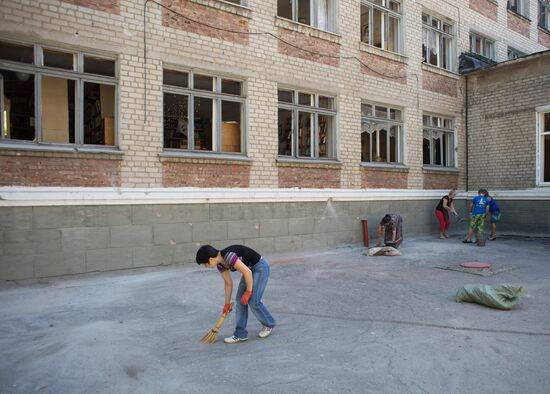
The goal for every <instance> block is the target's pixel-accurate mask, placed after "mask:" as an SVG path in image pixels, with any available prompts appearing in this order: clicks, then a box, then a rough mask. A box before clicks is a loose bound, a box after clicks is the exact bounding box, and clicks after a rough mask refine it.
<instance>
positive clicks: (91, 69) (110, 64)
mask: <svg viewBox="0 0 550 394" xmlns="http://www.w3.org/2000/svg"><path fill="white" fill-rule="evenodd" d="M84 72H85V73H89V74H98V75H106V76H108V77H114V76H115V61H114V60H107V59H100V58H97V57H92V56H84Z"/></svg>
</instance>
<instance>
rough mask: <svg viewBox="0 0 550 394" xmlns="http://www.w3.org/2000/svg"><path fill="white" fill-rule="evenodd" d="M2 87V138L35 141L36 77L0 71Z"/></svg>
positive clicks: (0, 92)
mask: <svg viewBox="0 0 550 394" xmlns="http://www.w3.org/2000/svg"><path fill="white" fill-rule="evenodd" d="M2 86H3V91H0V94H2V95H3V98H4V113H3V114H2V137H3V138H6V139H12V140H26V141H32V140H34V137H35V119H34V75H33V74H27V73H23V72H19V71H18V72H15V71H8V70H2V69H0V87H2Z"/></svg>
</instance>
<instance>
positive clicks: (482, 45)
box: [470, 33, 495, 60]
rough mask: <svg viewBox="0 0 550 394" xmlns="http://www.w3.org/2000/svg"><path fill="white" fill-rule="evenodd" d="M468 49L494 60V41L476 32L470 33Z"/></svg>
mask: <svg viewBox="0 0 550 394" xmlns="http://www.w3.org/2000/svg"><path fill="white" fill-rule="evenodd" d="M470 51H471V52H474V53H477V54H478V55H481V56H485V57H486V58H487V59H492V60H495V42H494V41H493V40H490V39H489V38H487V37H484V36H482V35H479V34H477V33H470Z"/></svg>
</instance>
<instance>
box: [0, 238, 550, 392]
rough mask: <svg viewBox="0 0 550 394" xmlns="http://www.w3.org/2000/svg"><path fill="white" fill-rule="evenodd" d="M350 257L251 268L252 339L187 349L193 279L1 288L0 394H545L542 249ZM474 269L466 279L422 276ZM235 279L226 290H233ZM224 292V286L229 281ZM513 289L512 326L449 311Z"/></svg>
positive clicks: (298, 256) (500, 316) (418, 246)
mask: <svg viewBox="0 0 550 394" xmlns="http://www.w3.org/2000/svg"><path fill="white" fill-rule="evenodd" d="M363 251H364V248H360V247H357V246H355V247H341V248H337V249H333V250H328V251H318V252H308V253H287V254H278V255H268V256H265V257H267V258H268V259H269V260H270V263H271V277H270V283H269V284H268V288H267V291H266V294H265V296H264V301H265V303H266V305H267V306H268V307H269V309H270V310H271V312H272V314H273V315H274V317H275V318H276V320H277V323H278V326H277V327H276V328H275V329H274V330H273V334H272V335H271V336H270V337H268V338H266V339H259V338H258V337H257V336H256V335H257V332H258V331H259V329H260V325H259V323H258V322H257V320H255V318H254V317H252V316H251V317H250V319H249V330H250V332H249V340H248V341H247V342H244V343H239V344H235V345H226V344H224V343H223V337H225V336H230V335H231V334H232V330H233V325H234V321H235V320H234V318H235V316H234V314H232V315H231V316H230V317H229V318H228V319H227V320H226V323H225V325H224V326H223V327H222V329H221V333H220V337H219V338H218V341H217V342H216V343H215V344H213V345H205V344H202V343H200V342H199V339H200V337H201V336H202V335H203V334H204V333H205V332H206V331H207V330H208V329H210V328H211V327H212V326H213V325H214V323H215V322H216V320H217V318H218V317H219V314H220V312H221V309H222V306H223V298H224V296H223V282H222V280H221V278H220V276H219V275H218V274H217V273H216V271H215V270H207V269H204V268H201V267H199V266H197V265H195V264H192V265H178V266H169V267H159V268H150V269H139V270H131V271H118V272H110V273H97V274H87V275H79V276H70V277H61V278H48V279H42V280H38V281H36V280H35V281H23V282H4V283H3V284H1V285H0V392H1V393H34V392H36V393H56V394H61V393H235V392H242V393H325V392H327V393H328V392H331V393H347V392H352V393H446V394H448V393H464V392H471V393H497V392H498V393H547V392H548V389H549V387H550V374H549V373H548V365H550V303H549V302H548V301H549V300H550V257H549V256H550V239H548V238H517V237H516V238H503V237H501V238H499V239H498V240H497V241H494V242H490V241H488V242H487V246H486V247H484V248H481V247H476V246H473V245H466V244H462V243H461V242H460V238H459V237H458V236H456V237H453V238H451V239H449V240H447V241H441V240H438V239H437V238H429V237H419V238H415V239H406V242H405V243H404V245H403V246H402V248H401V252H402V253H403V255H402V256H397V257H367V256H364V255H363V254H362V252H363ZM466 261H483V262H490V263H493V264H494V267H495V268H498V267H508V268H511V267H513V268H515V269H513V270H509V271H506V272H501V273H499V274H496V275H494V276H488V277H483V276H478V275H472V274H468V273H463V272H457V271H449V270H442V269H438V268H435V267H436V266H448V265H453V264H458V263H461V262H466ZM234 275H235V274H234ZM234 278H236V279H238V277H237V276H235V277H234ZM471 283H483V284H498V283H511V284H517V285H521V286H523V289H524V296H523V298H522V300H521V302H520V304H519V306H518V308H517V309H516V310H513V311H499V310H494V309H490V308H487V307H483V306H480V305H476V304H463V303H457V302H455V301H454V295H455V294H456V292H457V290H458V289H459V288H461V287H462V286H463V285H464V284H471Z"/></svg>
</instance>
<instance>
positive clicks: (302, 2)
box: [296, 0, 311, 25]
mask: <svg viewBox="0 0 550 394" xmlns="http://www.w3.org/2000/svg"><path fill="white" fill-rule="evenodd" d="M296 3H297V4H298V22H300V23H303V24H306V25H311V16H310V15H311V12H310V9H309V4H310V0H296Z"/></svg>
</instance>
